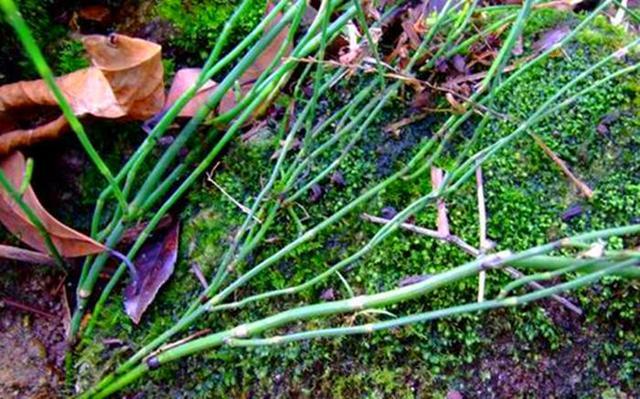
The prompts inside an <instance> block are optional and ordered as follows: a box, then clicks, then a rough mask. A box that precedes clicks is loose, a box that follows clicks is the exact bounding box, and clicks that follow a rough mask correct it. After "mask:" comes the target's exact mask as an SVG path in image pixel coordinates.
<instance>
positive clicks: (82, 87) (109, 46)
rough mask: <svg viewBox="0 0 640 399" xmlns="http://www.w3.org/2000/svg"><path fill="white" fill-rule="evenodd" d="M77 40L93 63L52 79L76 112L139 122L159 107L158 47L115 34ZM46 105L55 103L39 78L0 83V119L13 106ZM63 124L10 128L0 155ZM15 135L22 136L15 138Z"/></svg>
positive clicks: (50, 134)
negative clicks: (23, 136) (32, 127)
mask: <svg viewBox="0 0 640 399" xmlns="http://www.w3.org/2000/svg"><path fill="white" fill-rule="evenodd" d="M82 41H83V44H84V46H85V49H86V51H87V53H88V54H89V57H90V58H91V61H92V64H93V66H92V67H89V68H84V69H81V70H78V71H75V72H72V73H70V74H67V75H64V76H62V77H59V78H57V79H56V82H57V84H58V86H59V87H60V90H61V91H62V93H63V95H64V96H65V98H66V99H67V101H68V102H69V104H70V105H71V108H72V109H73V112H74V113H75V114H76V115H77V116H80V117H81V116H84V115H94V116H97V117H101V118H128V119H136V120H145V119H147V118H149V117H151V116H152V115H154V114H156V113H157V112H158V111H160V110H161V109H162V105H163V104H164V81H163V67H162V62H161V54H160V50H161V47H160V46H159V45H157V44H155V43H152V42H149V41H146V40H142V39H135V38H131V37H128V36H124V35H118V34H112V35H109V36H102V35H90V36H85V37H84V38H83V39H82ZM49 106H57V101H56V99H55V97H54V96H53V93H52V92H51V91H50V90H49V88H48V87H47V85H46V84H45V82H44V81H43V80H33V81H21V82H16V83H11V84H7V85H4V86H0V114H3V115H2V118H0V119H3V120H6V119H10V116H11V115H10V112H12V111H13V110H16V109H20V108H27V107H29V108H35V112H36V113H37V107H49ZM31 115H33V113H32V114H31ZM3 126H10V124H8V123H3ZM65 127H66V122H65V121H63V120H61V119H57V120H54V121H53V122H48V123H47V124H46V125H43V126H39V127H35V128H34V129H25V130H13V131H11V132H8V134H3V135H2V136H0V153H2V154H7V153H9V152H11V151H12V150H13V149H15V148H16V147H19V146H25V145H29V144H32V143H35V142H37V141H41V140H44V139H50V138H55V137H57V136H58V135H59V134H60V133H61V132H62V131H63V129H64V128H65ZM2 132H5V133H6V132H7V130H6V129H3V130H2ZM21 135H26V136H28V137H25V138H20V137H17V136H21Z"/></svg>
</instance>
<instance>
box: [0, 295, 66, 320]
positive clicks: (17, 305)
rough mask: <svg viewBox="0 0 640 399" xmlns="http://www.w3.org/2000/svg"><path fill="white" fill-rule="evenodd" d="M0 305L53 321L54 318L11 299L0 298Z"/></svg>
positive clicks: (49, 314)
mask: <svg viewBox="0 0 640 399" xmlns="http://www.w3.org/2000/svg"><path fill="white" fill-rule="evenodd" d="M0 303H1V304H4V305H9V306H12V307H14V308H16V309H20V310H24V311H26V312H31V313H35V314H37V315H40V316H44V317H47V318H50V319H55V318H56V316H54V315H52V314H51V313H49V312H45V311H44V310H40V309H36V308H34V307H32V306H29V305H25V304H23V303H20V302H18V301H14V300H12V299H7V298H2V299H0Z"/></svg>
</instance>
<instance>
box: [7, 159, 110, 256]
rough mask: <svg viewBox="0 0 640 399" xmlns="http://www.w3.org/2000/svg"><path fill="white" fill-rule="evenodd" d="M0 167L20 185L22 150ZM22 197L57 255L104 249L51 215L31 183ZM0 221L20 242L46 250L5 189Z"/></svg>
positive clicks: (13, 183) (80, 254) (9, 177)
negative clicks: (44, 231)
mask: <svg viewBox="0 0 640 399" xmlns="http://www.w3.org/2000/svg"><path fill="white" fill-rule="evenodd" d="M0 168H1V169H2V171H3V172H4V174H5V175H6V177H7V179H8V180H9V182H10V183H11V184H12V185H13V187H20V185H21V184H22V179H23V176H24V171H25V160H24V156H23V155H22V153H20V152H17V151H16V152H14V153H12V154H11V155H9V156H7V157H5V158H4V159H2V161H0ZM22 199H23V201H24V202H25V203H26V204H27V205H28V206H29V207H30V208H31V209H32V210H33V212H34V213H35V214H36V216H37V217H38V218H39V219H40V220H41V222H42V224H43V225H44V228H45V229H46V230H47V231H48V232H49V234H50V235H51V240H52V241H53V244H54V245H55V247H56V249H57V250H58V252H59V253H60V255H62V256H64V257H76V256H85V255H89V254H95V253H99V252H103V251H104V250H105V249H106V248H105V247H104V246H103V245H102V244H100V243H98V242H96V241H94V240H93V239H91V238H89V237H87V236H85V235H84V234H82V233H79V232H77V231H75V230H73V229H71V228H70V227H68V226H66V225H64V224H62V223H61V222H59V221H58V220H57V219H55V218H54V217H53V216H51V214H49V212H47V211H46V210H45V209H44V207H43V206H42V204H40V201H39V200H38V197H36V194H35V192H34V191H33V189H32V188H31V186H29V187H28V188H27V190H26V191H25V193H24V195H23V197H22ZM0 222H2V224H3V225H4V226H5V227H6V228H7V230H9V231H10V232H11V233H12V234H13V235H15V236H16V237H18V238H19V239H20V240H21V241H22V242H24V243H26V244H27V245H29V246H31V247H33V248H35V249H37V250H38V251H40V252H43V253H48V249H47V246H46V244H45V241H44V239H43V238H42V236H41V235H40V233H39V232H38V229H37V228H36V227H35V226H34V225H33V224H32V223H31V222H30V221H29V218H28V217H27V216H26V215H25V214H24V212H22V209H20V206H19V205H18V204H17V203H15V201H13V199H11V197H10V196H9V193H7V192H6V191H5V190H4V189H0Z"/></svg>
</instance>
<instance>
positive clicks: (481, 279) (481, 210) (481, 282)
mask: <svg viewBox="0 0 640 399" xmlns="http://www.w3.org/2000/svg"><path fill="white" fill-rule="evenodd" d="M476 186H477V190H476V191H477V193H478V232H479V236H480V251H481V252H484V251H486V250H487V249H489V248H488V247H489V245H488V243H487V209H486V207H485V201H484V182H483V178H482V168H481V167H480V166H478V168H477V169H476ZM486 280H487V272H486V271H484V270H481V271H480V274H479V275H478V302H482V301H484V290H485V284H486Z"/></svg>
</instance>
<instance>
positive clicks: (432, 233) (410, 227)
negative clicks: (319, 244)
mask: <svg viewBox="0 0 640 399" xmlns="http://www.w3.org/2000/svg"><path fill="white" fill-rule="evenodd" d="M361 218H362V219H363V220H366V221H368V222H373V223H378V224H387V223H389V222H390V220H389V219H385V218H381V217H377V216H373V215H369V214H367V213H363V214H362V215H361ZM399 226H400V227H401V228H403V229H405V230H407V231H411V232H413V233H417V234H421V235H424V236H427V237H431V238H435V239H438V240H443V241H446V242H448V243H451V244H454V245H456V246H457V247H458V248H460V249H462V250H463V251H464V252H466V253H467V254H469V255H471V256H474V257H479V256H481V255H482V253H481V252H480V250H479V249H477V248H474V247H473V246H471V245H469V244H468V243H466V242H465V241H464V240H463V239H462V238H460V237H458V236H456V235H453V234H451V235H449V236H447V237H443V236H442V235H441V234H440V233H438V232H437V231H436V230H430V229H426V228H424V227H419V226H416V225H414V224H411V223H402V224H400V225H399ZM504 270H505V271H506V272H507V273H509V274H511V275H513V276H515V275H516V273H520V272H519V271H517V270H516V269H514V268H512V267H505V269H504ZM520 275H521V273H520ZM528 285H529V287H531V288H533V289H535V290H541V289H543V288H545V287H544V286H542V285H540V284H538V283H535V282H529V283H528ZM551 298H553V299H554V300H555V301H557V302H558V303H560V304H562V305H564V306H566V307H567V308H568V309H569V310H571V311H573V312H575V313H576V314H578V315H582V310H580V308H578V307H577V306H575V305H574V304H572V303H571V302H570V301H569V300H568V299H565V298H563V297H561V296H560V295H557V294H553V295H551Z"/></svg>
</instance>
